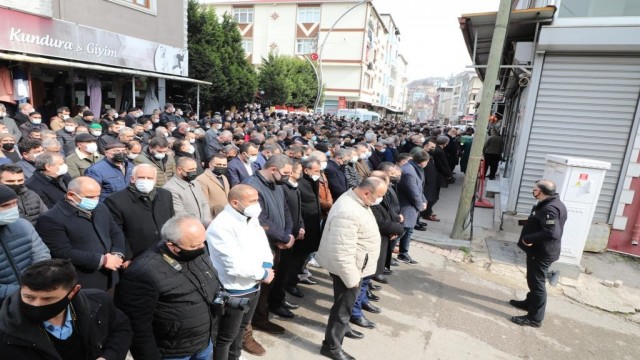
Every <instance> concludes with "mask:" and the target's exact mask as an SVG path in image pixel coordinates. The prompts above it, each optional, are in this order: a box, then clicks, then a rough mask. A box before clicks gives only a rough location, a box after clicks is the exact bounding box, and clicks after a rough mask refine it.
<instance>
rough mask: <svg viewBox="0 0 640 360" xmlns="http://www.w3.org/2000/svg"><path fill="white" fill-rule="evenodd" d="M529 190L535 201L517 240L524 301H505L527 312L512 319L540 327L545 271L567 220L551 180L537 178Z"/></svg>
mask: <svg viewBox="0 0 640 360" xmlns="http://www.w3.org/2000/svg"><path fill="white" fill-rule="evenodd" d="M532 193H533V197H534V198H536V200H538V203H537V204H536V205H534V206H533V210H531V215H529V218H528V219H527V221H526V223H525V225H524V227H523V228H522V233H521V234H520V240H519V241H518V247H520V248H521V249H522V250H524V252H525V253H527V285H528V286H529V292H528V293H527V298H526V299H525V300H522V301H518V300H510V301H509V304H511V305H512V306H513V307H516V308H518V309H522V310H525V311H527V315H524V316H512V317H511V321H512V322H514V323H515V324H518V325H521V326H532V327H540V325H542V320H543V319H544V312H545V307H546V304H547V289H546V279H547V272H548V271H549V266H550V265H551V264H552V263H553V262H554V261H556V260H558V259H559V258H560V240H561V239H562V230H563V228H564V223H565V222H566V221H567V209H566V207H565V206H564V204H563V203H562V201H560V199H559V196H558V194H557V193H556V184H555V183H554V182H553V181H551V180H538V181H537V182H536V183H535V185H534V186H533V192H532Z"/></svg>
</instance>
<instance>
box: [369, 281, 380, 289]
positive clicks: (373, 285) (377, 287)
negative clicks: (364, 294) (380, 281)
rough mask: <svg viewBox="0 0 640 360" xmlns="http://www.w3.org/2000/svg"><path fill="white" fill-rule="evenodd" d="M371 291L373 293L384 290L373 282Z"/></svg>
mask: <svg viewBox="0 0 640 360" xmlns="http://www.w3.org/2000/svg"><path fill="white" fill-rule="evenodd" d="M369 290H371V291H378V290H382V286H380V285H376V284H374V283H372V282H370V283H369Z"/></svg>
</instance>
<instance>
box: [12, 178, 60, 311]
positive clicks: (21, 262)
mask: <svg viewBox="0 0 640 360" xmlns="http://www.w3.org/2000/svg"><path fill="white" fill-rule="evenodd" d="M17 203H18V196H17V195H16V193H15V191H13V190H11V188H9V187H8V186H6V185H0V304H1V303H2V301H4V298H6V297H7V296H9V295H11V294H12V293H14V292H15V291H17V290H19V289H20V274H21V273H22V271H23V270H24V269H26V268H27V267H29V265H31V264H33V263H36V262H38V261H41V260H46V259H49V258H51V255H50V254H49V249H48V248H47V246H46V245H45V244H44V243H43V242H42V239H40V236H39V235H38V233H37V232H36V230H35V229H34V228H33V225H31V224H30V223H29V222H28V221H27V220H25V219H21V218H20V214H19V212H18V205H17Z"/></svg>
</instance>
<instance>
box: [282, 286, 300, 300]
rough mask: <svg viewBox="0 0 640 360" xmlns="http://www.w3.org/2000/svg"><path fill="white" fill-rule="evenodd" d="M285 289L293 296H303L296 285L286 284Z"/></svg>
mask: <svg viewBox="0 0 640 360" xmlns="http://www.w3.org/2000/svg"><path fill="white" fill-rule="evenodd" d="M286 290H287V292H288V293H289V294H291V295H293V296H295V297H299V298H301V297H303V296H304V294H303V293H302V291H300V289H298V287H297V286H287V287H286Z"/></svg>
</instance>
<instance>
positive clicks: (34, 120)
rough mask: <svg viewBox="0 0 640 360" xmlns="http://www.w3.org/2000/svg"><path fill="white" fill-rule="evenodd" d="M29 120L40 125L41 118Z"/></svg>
mask: <svg viewBox="0 0 640 360" xmlns="http://www.w3.org/2000/svg"><path fill="white" fill-rule="evenodd" d="M31 122H32V123H33V125H40V123H42V119H31Z"/></svg>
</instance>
